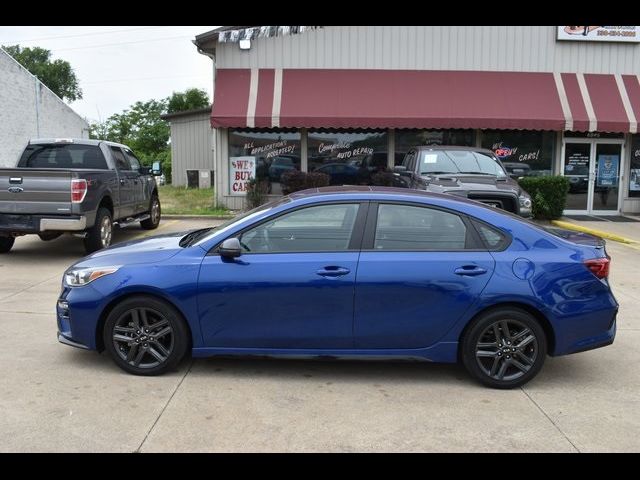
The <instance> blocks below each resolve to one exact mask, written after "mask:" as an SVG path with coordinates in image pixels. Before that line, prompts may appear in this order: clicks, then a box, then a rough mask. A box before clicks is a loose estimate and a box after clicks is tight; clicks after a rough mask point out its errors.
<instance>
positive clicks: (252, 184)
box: [247, 177, 269, 209]
mask: <svg viewBox="0 0 640 480" xmlns="http://www.w3.org/2000/svg"><path fill="white" fill-rule="evenodd" d="M268 192H269V180H268V179H260V180H258V179H256V178H255V177H252V178H251V179H250V180H249V181H248V182H247V206H248V207H249V209H252V208H256V207H259V206H260V205H262V204H263V203H265V202H266V201H267V193H268Z"/></svg>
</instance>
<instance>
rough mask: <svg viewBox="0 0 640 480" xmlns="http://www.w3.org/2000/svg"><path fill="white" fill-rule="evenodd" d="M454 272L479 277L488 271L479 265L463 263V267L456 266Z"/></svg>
mask: <svg viewBox="0 0 640 480" xmlns="http://www.w3.org/2000/svg"><path fill="white" fill-rule="evenodd" d="M453 273H455V274H456V275H462V276H467V277H477V276H478V275H484V274H485V273H487V269H486V268H482V267H479V266H477V265H463V266H462V267H458V268H456V269H455V270H454V271H453Z"/></svg>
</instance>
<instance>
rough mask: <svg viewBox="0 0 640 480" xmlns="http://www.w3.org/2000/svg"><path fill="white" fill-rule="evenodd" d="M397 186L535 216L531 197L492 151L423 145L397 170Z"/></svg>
mask: <svg viewBox="0 0 640 480" xmlns="http://www.w3.org/2000/svg"><path fill="white" fill-rule="evenodd" d="M395 172H396V174H397V180H398V181H397V182H396V186H404V187H408V188H415V189H418V190H426V191H428V192H435V193H450V194H453V195H458V196H462V197H467V198H469V199H472V200H476V201H479V202H482V203H485V204H487V205H490V206H492V207H496V208H499V209H502V210H506V211H508V212H511V213H515V214H518V215H520V216H522V217H530V216H531V205H532V202H531V197H530V196H529V194H528V193H527V192H525V191H524V190H523V189H522V188H520V185H518V182H517V181H516V180H514V179H513V178H511V177H510V176H509V175H508V173H507V171H506V169H505V168H504V165H502V163H501V162H500V160H499V159H498V157H496V155H495V154H494V153H493V152H492V151H491V150H487V149H482V148H472V147H455V146H422V147H416V148H413V149H411V150H409V152H408V153H407V155H406V156H405V158H404V161H403V163H402V165H399V166H396V167H395Z"/></svg>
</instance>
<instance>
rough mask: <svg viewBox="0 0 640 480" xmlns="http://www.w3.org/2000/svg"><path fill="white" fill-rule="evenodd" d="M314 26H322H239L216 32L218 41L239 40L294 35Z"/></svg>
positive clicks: (313, 28)
mask: <svg viewBox="0 0 640 480" xmlns="http://www.w3.org/2000/svg"><path fill="white" fill-rule="evenodd" d="M316 28H322V27H321V26H315V27H310V26H306V25H303V26H280V25H267V26H262V27H249V28H240V29H238V30H226V31H224V32H220V33H219V34H218V42H220V43H227V42H234V43H235V42H239V41H240V40H253V39H255V38H263V37H281V36H284V35H296V34H298V33H304V32H307V31H309V30H315V29H316Z"/></svg>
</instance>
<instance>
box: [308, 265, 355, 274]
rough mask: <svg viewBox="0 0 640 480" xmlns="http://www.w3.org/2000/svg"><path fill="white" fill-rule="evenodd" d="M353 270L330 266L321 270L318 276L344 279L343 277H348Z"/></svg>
mask: <svg viewBox="0 0 640 480" xmlns="http://www.w3.org/2000/svg"><path fill="white" fill-rule="evenodd" d="M350 272H351V270H349V269H348V268H344V267H336V266H333V265H330V266H328V267H324V268H321V269H320V270H318V271H317V272H316V274H317V275H320V276H321V277H342V276H343V275H347V274H348V273H350Z"/></svg>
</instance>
